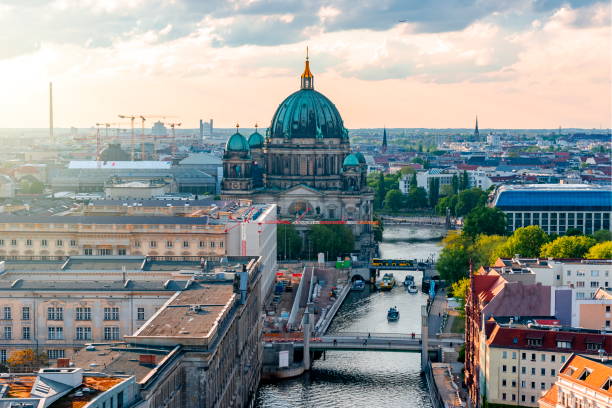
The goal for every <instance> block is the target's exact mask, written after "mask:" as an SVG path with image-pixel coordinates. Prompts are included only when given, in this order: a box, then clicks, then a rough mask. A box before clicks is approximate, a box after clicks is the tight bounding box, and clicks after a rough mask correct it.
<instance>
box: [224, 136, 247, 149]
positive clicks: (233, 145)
mask: <svg viewBox="0 0 612 408" xmlns="http://www.w3.org/2000/svg"><path fill="white" fill-rule="evenodd" d="M225 151H227V152H248V151H249V143H248V142H247V140H246V138H245V137H244V136H242V135H241V134H240V133H238V132H236V133H234V134H233V135H231V136H230V138H229V139H227V143H226V144H225Z"/></svg>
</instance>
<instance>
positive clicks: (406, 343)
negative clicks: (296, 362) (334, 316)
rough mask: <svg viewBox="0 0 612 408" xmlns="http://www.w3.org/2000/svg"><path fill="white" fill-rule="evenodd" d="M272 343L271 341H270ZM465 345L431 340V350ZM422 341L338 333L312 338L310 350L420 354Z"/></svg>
mask: <svg viewBox="0 0 612 408" xmlns="http://www.w3.org/2000/svg"><path fill="white" fill-rule="evenodd" d="M268 341H270V340H268ZM272 341H275V342H286V341H289V342H292V343H294V344H295V345H296V346H299V345H300V343H301V345H303V338H292V339H289V338H277V339H274V340H272ZM461 343H463V340H458V339H429V340H428V348H429V350H437V349H438V348H439V347H452V346H454V345H457V344H461ZM421 349H422V341H421V335H420V334H416V333H415V334H412V333H365V332H364V333H346V332H345V333H337V334H330V335H325V336H321V337H312V338H311V340H310V350H313V351H327V350H341V351H403V352H412V353H420V352H421Z"/></svg>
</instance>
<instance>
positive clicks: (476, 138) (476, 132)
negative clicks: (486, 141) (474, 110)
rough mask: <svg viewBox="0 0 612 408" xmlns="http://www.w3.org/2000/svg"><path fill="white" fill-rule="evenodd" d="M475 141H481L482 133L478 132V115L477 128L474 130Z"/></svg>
mask: <svg viewBox="0 0 612 408" xmlns="http://www.w3.org/2000/svg"><path fill="white" fill-rule="evenodd" d="M474 140H477V141H478V140H480V133H479V132H478V115H476V127H475V128H474Z"/></svg>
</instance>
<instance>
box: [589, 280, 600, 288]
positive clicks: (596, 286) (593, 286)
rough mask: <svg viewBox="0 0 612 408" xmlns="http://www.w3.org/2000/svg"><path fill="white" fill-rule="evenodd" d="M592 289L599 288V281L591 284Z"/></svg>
mask: <svg viewBox="0 0 612 408" xmlns="http://www.w3.org/2000/svg"><path fill="white" fill-rule="evenodd" d="M591 287H592V288H598V287H599V282H598V281H593V282H591Z"/></svg>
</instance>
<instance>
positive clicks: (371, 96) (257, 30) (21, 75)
mask: <svg viewBox="0 0 612 408" xmlns="http://www.w3.org/2000/svg"><path fill="white" fill-rule="evenodd" d="M307 46H308V47H309V50H310V60H311V70H312V72H313V74H314V76H315V79H314V81H315V82H314V83H315V89H317V90H318V91H319V92H322V93H323V94H325V95H326V96H328V97H329V98H330V99H331V100H332V101H333V102H334V103H335V104H336V106H337V107H338V109H339V111H340V113H341V114H342V117H343V119H344V123H345V126H346V127H347V128H366V127H382V126H387V127H429V128H454V127H461V128H469V127H473V125H474V118H475V116H476V115H478V118H479V125H480V127H481V128H557V127H559V126H562V127H583V128H600V127H603V128H608V127H612V123H611V122H612V113H611V109H612V108H611V100H612V92H611V89H612V86H611V57H612V55H611V54H612V28H611V6H610V2H608V1H595V0H427V1H423V0H229V1H222V0H52V1H41V0H2V1H1V2H0V90H1V94H0V95H1V96H0V127H2V128H7V127H46V126H48V120H49V119H48V98H49V96H48V84H49V82H50V81H52V82H53V89H54V123H55V126H56V127H68V126H75V127H91V126H93V125H95V123H96V122H110V123H125V121H124V120H122V119H119V118H118V117H117V115H118V114H127V115H131V114H137V115H141V114H145V115H150V116H166V117H167V118H166V120H167V121H176V122H182V123H183V125H182V126H183V127H188V128H195V127H197V126H198V120H199V119H200V118H202V119H208V118H214V120H215V125H216V126H218V127H231V126H234V125H235V124H236V123H239V124H241V126H244V127H252V126H253V125H254V124H255V123H258V124H259V126H260V127H267V126H269V124H270V121H271V119H272V116H273V114H274V111H275V109H276V108H277V106H278V105H279V104H280V103H281V102H282V100H283V99H284V98H285V97H286V96H288V95H289V94H290V93H292V92H294V91H296V90H297V89H298V88H299V75H300V74H301V72H302V70H303V66H304V57H305V50H306V47H307ZM170 117H172V118H170Z"/></svg>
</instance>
